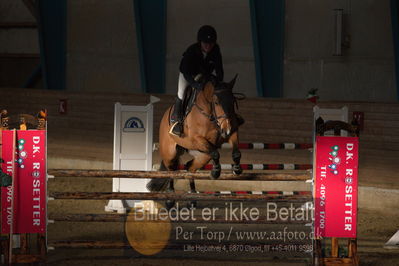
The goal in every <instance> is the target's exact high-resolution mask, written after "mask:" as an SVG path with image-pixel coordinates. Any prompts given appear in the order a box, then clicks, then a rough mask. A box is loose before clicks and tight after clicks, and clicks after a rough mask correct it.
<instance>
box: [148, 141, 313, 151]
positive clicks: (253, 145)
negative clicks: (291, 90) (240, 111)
mask: <svg viewBox="0 0 399 266" xmlns="http://www.w3.org/2000/svg"><path fill="white" fill-rule="evenodd" d="M154 147H155V150H157V149H158V147H159V143H155V145H154ZM220 148H221V149H231V145H230V144H229V143H223V144H222V146H221V147H220ZM238 148H239V149H240V150H307V149H312V148H313V144H312V143H289V142H287V143H262V142H248V143H244V142H243V143H239V144H238Z"/></svg>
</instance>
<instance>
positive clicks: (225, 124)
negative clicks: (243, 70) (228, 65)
mask: <svg viewBox="0 0 399 266" xmlns="http://www.w3.org/2000/svg"><path fill="white" fill-rule="evenodd" d="M236 79H237V75H236V76H235V77H234V78H233V79H232V80H231V81H230V82H228V83H226V82H221V83H219V84H218V85H217V87H216V88H215V90H214V94H213V99H212V102H213V103H214V104H213V106H214V116H215V119H216V123H217V125H218V127H219V128H220V131H221V135H222V137H223V138H226V137H228V136H229V135H230V134H231V133H232V124H233V123H232V120H233V119H236V117H235V112H234V103H235V98H234V94H233V87H234V84H235V82H236Z"/></svg>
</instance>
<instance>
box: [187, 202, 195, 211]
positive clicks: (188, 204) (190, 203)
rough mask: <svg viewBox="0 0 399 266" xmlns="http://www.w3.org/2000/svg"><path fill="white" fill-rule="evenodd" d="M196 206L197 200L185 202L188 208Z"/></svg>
mask: <svg viewBox="0 0 399 266" xmlns="http://www.w3.org/2000/svg"><path fill="white" fill-rule="evenodd" d="M196 207H197V202H196V201H194V200H193V201H190V202H189V203H187V208H189V209H194V208H196Z"/></svg>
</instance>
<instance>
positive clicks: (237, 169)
mask: <svg viewBox="0 0 399 266" xmlns="http://www.w3.org/2000/svg"><path fill="white" fill-rule="evenodd" d="M229 143H230V145H231V146H232V148H233V151H232V153H231V157H232V158H233V162H234V164H233V173H234V174H235V175H240V174H241V173H242V168H241V165H240V162H241V152H240V150H239V149H238V132H237V131H236V132H234V133H233V134H232V135H231V136H230V138H229Z"/></svg>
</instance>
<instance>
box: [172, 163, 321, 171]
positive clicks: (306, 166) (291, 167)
mask: <svg viewBox="0 0 399 266" xmlns="http://www.w3.org/2000/svg"><path fill="white" fill-rule="evenodd" d="M240 166H241V168H242V169H243V170H309V169H312V167H313V166H312V165H311V164H291V163H287V164H240ZM221 167H222V170H232V169H233V165H232V164H221ZM184 169H185V165H179V170H184ZM212 169H213V165H212V164H207V165H205V166H204V167H203V168H201V170H212Z"/></svg>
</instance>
